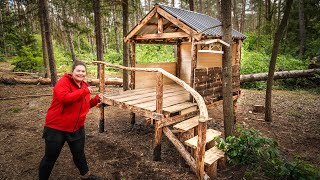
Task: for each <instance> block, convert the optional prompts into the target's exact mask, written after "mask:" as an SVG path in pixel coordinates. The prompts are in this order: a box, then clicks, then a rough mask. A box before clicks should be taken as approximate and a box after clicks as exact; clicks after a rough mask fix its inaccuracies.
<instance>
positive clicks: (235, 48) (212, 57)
mask: <svg viewBox="0 0 320 180" xmlns="http://www.w3.org/2000/svg"><path fill="white" fill-rule="evenodd" d="M240 42H241V41H234V43H233V44H232V46H231V47H232V64H233V65H235V64H239V63H240V59H241V57H240V44H239V43H240ZM180 49H181V54H180V55H181V67H180V79H182V80H183V81H185V82H186V83H188V84H189V85H190V84H191V83H190V77H191V59H192V57H191V49H192V48H191V42H183V43H181V48H180ZM199 49H201V47H200V45H198V50H199ZM204 49H208V48H204ZM214 50H218V49H214ZM197 57H198V59H197V68H210V67H221V66H222V55H221V54H214V53H206V52H198V53H197Z"/></svg>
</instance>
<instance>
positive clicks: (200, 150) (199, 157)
mask: <svg viewBox="0 0 320 180" xmlns="http://www.w3.org/2000/svg"><path fill="white" fill-rule="evenodd" d="M206 133H207V122H206V120H205V119H201V117H200V119H199V125H198V146H197V153H196V168H197V171H196V173H197V176H198V178H199V179H201V180H202V179H203V177H204V152H205V148H206Z"/></svg>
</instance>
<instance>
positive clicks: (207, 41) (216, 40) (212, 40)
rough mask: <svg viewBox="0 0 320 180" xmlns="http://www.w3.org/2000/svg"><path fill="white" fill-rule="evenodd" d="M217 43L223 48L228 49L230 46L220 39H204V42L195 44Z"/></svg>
mask: <svg viewBox="0 0 320 180" xmlns="http://www.w3.org/2000/svg"><path fill="white" fill-rule="evenodd" d="M217 42H219V43H221V44H223V45H225V46H228V47H230V44H228V43H226V42H224V41H222V40H221V39H206V40H203V41H199V42H196V43H195V44H213V43H217Z"/></svg>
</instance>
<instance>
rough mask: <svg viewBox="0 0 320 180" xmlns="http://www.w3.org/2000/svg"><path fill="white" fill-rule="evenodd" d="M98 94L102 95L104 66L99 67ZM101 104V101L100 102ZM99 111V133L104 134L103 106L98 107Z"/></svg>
mask: <svg viewBox="0 0 320 180" xmlns="http://www.w3.org/2000/svg"><path fill="white" fill-rule="evenodd" d="M99 75H100V76H99V92H100V93H102V94H104V87H105V86H104V85H105V79H104V64H100V65H99ZM102 102H103V101H102ZM99 110H100V118H99V132H100V133H103V132H104V106H100V107H99Z"/></svg>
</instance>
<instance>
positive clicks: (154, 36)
mask: <svg viewBox="0 0 320 180" xmlns="http://www.w3.org/2000/svg"><path fill="white" fill-rule="evenodd" d="M183 37H189V34H187V33H185V32H172V33H157V34H143V35H140V36H137V37H135V39H136V40H149V39H171V38H183Z"/></svg>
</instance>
